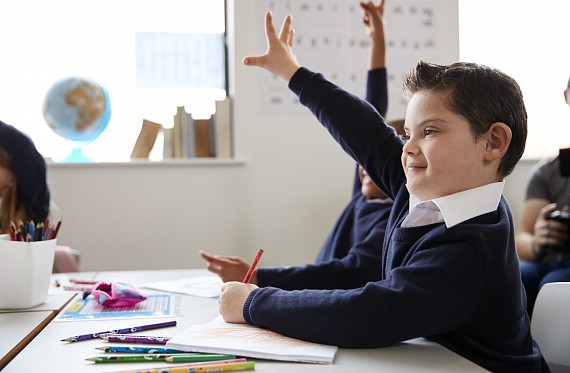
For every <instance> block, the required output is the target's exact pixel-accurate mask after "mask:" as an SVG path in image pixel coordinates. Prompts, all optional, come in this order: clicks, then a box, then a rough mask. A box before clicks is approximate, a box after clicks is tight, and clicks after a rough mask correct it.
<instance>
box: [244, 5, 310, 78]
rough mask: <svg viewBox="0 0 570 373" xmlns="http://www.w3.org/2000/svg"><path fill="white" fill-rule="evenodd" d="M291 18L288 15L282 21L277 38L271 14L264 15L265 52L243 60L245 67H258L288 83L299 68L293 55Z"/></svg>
mask: <svg viewBox="0 0 570 373" xmlns="http://www.w3.org/2000/svg"><path fill="white" fill-rule="evenodd" d="M291 22H292V17H291V16H290V15H288V16H287V17H285V19H284V20H283V25H282V26H281V31H280V32H279V37H277V34H276V32H275V28H274V27H273V17H272V15H271V12H267V13H265V37H266V38H267V50H266V51H265V53H264V54H262V55H259V56H248V57H245V58H244V59H243V64H244V65H247V66H258V67H261V68H263V69H265V70H267V71H269V72H270V73H272V74H274V75H277V76H278V77H280V78H281V79H283V80H285V81H286V82H289V80H291V77H292V76H293V74H295V72H296V71H297V70H298V69H299V68H300V67H301V65H299V63H298V62H297V57H296V56H295V54H294V53H293V44H294V36H295V30H294V29H293V28H291Z"/></svg>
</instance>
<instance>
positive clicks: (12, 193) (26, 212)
mask: <svg viewBox="0 0 570 373" xmlns="http://www.w3.org/2000/svg"><path fill="white" fill-rule="evenodd" d="M0 200H1V202H2V208H1V210H0V222H1V224H0V232H2V233H7V232H8V226H9V225H10V222H11V221H14V222H15V223H17V222H18V221H19V220H21V221H23V222H25V221H28V220H34V221H35V222H41V221H44V220H45V219H46V218H47V217H48V214H49V212H50V194H49V188H48V185H47V176H46V164H45V161H44V158H43V157H42V156H41V154H40V153H39V152H38V151H37V150H36V147H35V146H34V143H33V142H32V140H31V139H30V138H29V137H28V136H26V135H24V134H23V133H22V132H20V131H19V130H17V129H16V128H14V127H13V126H11V125H9V124H5V123H3V122H1V121H0Z"/></svg>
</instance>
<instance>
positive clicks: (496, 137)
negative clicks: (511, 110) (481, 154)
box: [485, 122, 513, 161]
mask: <svg viewBox="0 0 570 373" xmlns="http://www.w3.org/2000/svg"><path fill="white" fill-rule="evenodd" d="M512 137H513V133H512V132H511V129H510V128H509V126H507V125H506V124H505V123H503V122H495V123H493V124H491V127H489V130H488V131H487V136H485V141H486V144H485V160H486V161H494V160H497V159H500V158H502V157H503V155H505V153H506V152H507V150H508V149H509V144H510V143H511V139H512Z"/></svg>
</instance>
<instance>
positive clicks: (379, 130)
mask: <svg viewBox="0 0 570 373" xmlns="http://www.w3.org/2000/svg"><path fill="white" fill-rule="evenodd" d="M289 88H290V89H291V90H292V91H293V92H294V93H295V94H297V95H298V96H299V101H300V102H301V103H302V104H303V105H305V106H306V107H307V108H308V109H309V110H310V111H311V112H312V113H313V114H314V115H315V116H316V117H317V119H318V120H319V122H320V123H321V124H322V125H323V126H324V127H325V128H326V129H327V130H328V131H329V133H330V134H331V135H332V136H333V138H334V139H335V140H336V141H337V142H338V143H339V145H340V146H341V147H342V148H343V149H344V151H345V152H346V153H347V154H348V155H350V156H351V157H352V158H353V159H354V160H355V161H356V162H357V163H358V164H360V165H362V166H363V167H364V168H365V169H366V171H367V172H368V174H369V175H370V177H371V179H372V180H373V181H374V183H375V184H376V185H377V186H378V187H379V188H380V189H382V190H383V191H384V192H385V193H386V194H387V195H388V196H389V197H390V198H392V199H394V197H395V194H396V193H397V192H398V190H399V189H400V187H401V186H402V185H403V184H405V175H404V171H403V169H402V165H401V161H400V159H401V154H402V146H403V143H402V141H401V139H400V138H399V137H398V136H397V135H396V132H395V131H394V130H393V129H392V128H391V127H389V126H388V125H387V124H386V121H385V120H384V118H382V116H381V115H380V114H379V113H378V111H376V109H374V107H373V106H372V105H370V104H369V103H368V102H366V101H364V100H362V99H360V98H358V97H357V96H355V95H352V94H350V93H348V92H346V91H345V90H343V89H341V88H340V87H338V86H336V85H335V84H333V83H331V82H329V81H327V80H326V79H324V77H323V76H322V75H321V74H316V73H313V72H311V71H309V70H308V69H306V68H300V69H299V70H297V72H296V73H295V75H293V77H292V79H291V81H290V82H289Z"/></svg>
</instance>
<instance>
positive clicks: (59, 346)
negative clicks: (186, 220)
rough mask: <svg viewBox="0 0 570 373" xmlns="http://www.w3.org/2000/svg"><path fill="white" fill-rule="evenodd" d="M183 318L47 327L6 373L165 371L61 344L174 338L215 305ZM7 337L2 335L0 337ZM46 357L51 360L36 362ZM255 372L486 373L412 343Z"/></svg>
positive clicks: (198, 303) (131, 274)
mask: <svg viewBox="0 0 570 373" xmlns="http://www.w3.org/2000/svg"><path fill="white" fill-rule="evenodd" d="M204 273H206V272H205V270H161V271H125V272H100V273H98V274H97V275H96V277H95V278H97V279H101V280H108V281H115V280H122V281H129V282H131V283H133V284H135V285H136V284H137V283H142V282H153V281H160V280H174V279H178V278H185V277H190V276H193V275H198V274H204ZM181 310H182V313H183V315H182V316H181V317H168V318H145V319H126V320H125V319H123V320H94V321H53V322H51V323H50V324H49V325H48V326H47V327H46V328H45V329H44V330H43V331H42V332H41V333H40V334H39V335H38V336H37V337H36V338H35V339H34V340H33V341H32V342H31V343H30V344H29V345H28V346H27V347H26V348H25V349H24V350H23V351H22V352H20V354H18V356H16V358H15V359H14V360H12V362H10V363H9V364H8V365H7V366H6V368H5V369H4V370H3V371H4V372H5V373H19V372H24V371H31V370H37V371H40V370H41V371H46V372H51V371H57V372H63V373H65V372H70V373H71V372H73V373H76V372H117V371H123V370H128V369H143V368H147V369H148V368H151V367H159V366H165V365H169V364H167V363H164V362H152V363H116V364H93V363H91V362H88V361H85V359H86V358H89V357H93V356H96V355H99V354H101V352H100V351H98V350H96V349H95V347H98V346H104V345H105V344H106V343H107V342H103V341H99V340H89V341H82V342H76V343H64V342H60V340H61V339H63V338H67V337H70V336H72V335H77V334H87V333H93V332H99V331H104V330H109V329H114V328H122V327H128V326H135V325H144V324H150V323H155V322H160V321H169V320H176V321H177V322H178V325H177V326H176V327H172V328H165V329H157V330H155V331H153V333H152V335H160V336H167V337H168V336H173V335H175V334H177V333H179V332H180V331H182V330H184V329H186V328H188V327H190V326H191V325H193V324H197V323H199V324H201V323H206V322H208V321H210V320H212V319H213V318H215V317H216V316H217V315H218V300H217V299H212V298H200V297H193V296H182V305H181ZM2 334H5V333H2ZM41 356H44V357H45V356H49V357H50V358H49V359H44V358H38V357H41ZM255 361H256V364H255V371H257V372H272V373H280V372H291V371H295V372H301V373H305V372H307V373H311V372H331V373H332V372H346V371H349V370H350V371H353V372H363V371H386V372H418V371H422V372H459V371H461V372H484V371H485V370H484V369H483V368H481V367H479V366H477V365H475V364H473V363H471V362H470V361H468V360H465V359H464V358H462V357H460V356H459V355H457V354H455V353H453V352H451V351H449V350H447V349H445V348H443V347H441V346H440V345H438V344H435V343H432V342H428V341H426V340H424V339H421V338H420V339H414V340H411V341H407V342H404V343H401V344H399V345H397V346H393V347H387V348H380V349H339V350H338V352H337V355H336V358H335V362H334V364H303V363H289V362H276V361H267V360H255Z"/></svg>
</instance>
